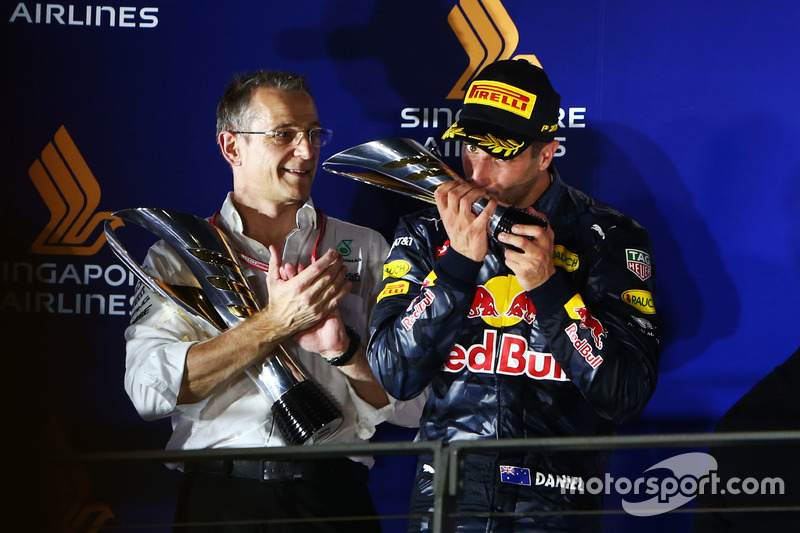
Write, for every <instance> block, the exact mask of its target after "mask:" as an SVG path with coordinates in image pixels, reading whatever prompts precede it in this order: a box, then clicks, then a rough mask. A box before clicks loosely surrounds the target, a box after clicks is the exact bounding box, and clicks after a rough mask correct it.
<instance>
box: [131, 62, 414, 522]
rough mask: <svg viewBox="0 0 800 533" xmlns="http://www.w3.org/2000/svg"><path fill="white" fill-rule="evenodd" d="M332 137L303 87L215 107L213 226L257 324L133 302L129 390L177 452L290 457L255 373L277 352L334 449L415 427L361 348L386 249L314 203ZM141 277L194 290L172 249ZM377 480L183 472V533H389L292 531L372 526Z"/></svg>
mask: <svg viewBox="0 0 800 533" xmlns="http://www.w3.org/2000/svg"><path fill="white" fill-rule="evenodd" d="M330 137H331V132H330V130H327V129H325V128H323V127H322V125H321V123H320V121H319V118H318V116H317V109H316V106H315V104H314V100H313V98H312V97H311V95H310V93H309V90H308V87H307V84H306V80H305V77H304V76H300V75H296V74H291V73H285V72H278V71H258V72H255V73H252V74H247V75H243V76H239V77H237V78H235V79H234V80H233V81H231V83H230V84H229V85H228V87H227V89H226V91H225V93H224V95H223V97H222V99H221V100H220V103H219V106H218V109H217V141H218V143H219V146H220V150H221V153H222V155H223V157H224V158H225V159H226V161H228V163H229V164H230V166H231V169H232V172H233V191H232V192H230V193H229V194H228V196H227V198H226V199H225V201H224V203H223V205H222V207H221V209H220V211H219V212H218V213H217V214H216V215H214V217H212V219H211V221H212V223H213V224H215V225H216V226H217V227H218V228H219V229H221V230H222V232H223V233H224V235H225V236H226V237H227V239H228V241H229V243H230V244H231V246H232V248H233V249H234V250H235V252H236V253H237V254H238V255H239V259H240V261H239V263H240V265H241V266H242V270H243V273H244V275H245V276H246V278H247V280H248V283H249V284H250V287H251V289H252V291H253V293H254V295H255V297H256V299H257V300H259V302H258V303H259V305H260V311H258V312H257V313H255V314H253V315H252V316H250V317H249V318H248V319H246V320H245V321H243V322H242V323H240V324H238V325H237V326H235V327H233V328H230V329H227V330H225V331H223V332H222V333H219V334H216V333H215V332H209V331H208V329H207V328H205V327H203V326H202V325H200V324H197V323H192V322H191V321H190V320H188V319H187V318H186V317H185V316H184V315H183V314H181V313H180V312H178V311H176V309H175V308H174V306H173V305H171V304H169V303H167V302H164V301H163V300H161V299H160V298H158V297H157V296H156V295H154V294H153V293H151V292H149V291H148V290H147V289H146V288H144V287H140V288H139V291H141V293H142V294H140V295H137V300H138V304H137V308H135V309H134V310H133V312H132V316H133V317H134V319H133V321H132V323H131V325H130V326H129V327H128V329H127V330H126V332H125V337H126V339H127V363H126V373H125V389H126V391H127V393H128V395H129V396H130V398H131V400H132V402H133V404H134V406H135V407H136V409H137V411H138V412H139V414H140V415H141V416H142V417H143V418H145V419H147V420H153V419H158V418H163V417H170V418H171V420H172V426H173V434H172V437H171V438H170V441H169V443H168V445H167V448H168V449H206V448H248V447H262V446H283V445H286V444H287V443H288V441H287V439H286V437H285V436H284V435H282V434H281V432H280V431H279V429H278V427H276V424H275V423H274V420H273V416H272V413H271V407H272V401H271V399H270V398H269V397H268V396H267V395H265V394H264V393H262V392H261V391H260V390H259V388H258V387H257V386H256V384H255V382H254V380H252V379H251V378H250V377H249V376H248V375H247V372H246V371H247V370H248V369H250V368H252V367H253V366H254V365H259V364H260V363H261V362H262V361H264V359H265V358H267V357H272V356H273V355H272V354H273V352H274V350H276V348H278V346H279V345H281V346H283V347H284V349H286V350H287V351H288V352H289V353H290V354H291V356H292V357H293V358H295V359H296V360H298V361H299V362H300V363H301V365H302V366H303V367H304V368H305V369H306V370H307V371H308V373H309V374H310V376H311V377H312V378H313V380H314V381H315V382H317V383H318V384H320V385H321V386H322V387H323V388H324V389H325V391H326V392H327V393H328V394H329V395H330V396H331V397H332V398H333V399H334V401H335V403H336V404H337V405H338V406H339V408H340V409H341V410H342V415H343V422H342V425H341V427H340V428H339V429H338V431H337V432H336V433H335V434H334V435H333V436H332V437H330V438H329V439H328V440H327V441H326V443H337V444H342V443H359V442H364V441H366V440H367V439H369V438H370V437H371V436H372V435H373V433H374V431H375V426H376V425H377V424H379V423H380V422H382V421H384V420H388V421H390V422H393V423H397V424H400V425H416V424H417V421H418V418H419V413H420V406H421V403H420V402H422V401H424V399H420V402H414V403H411V402H409V403H407V404H405V403H403V402H399V401H396V400H395V399H393V398H391V397H389V396H387V394H386V393H385V392H384V390H383V389H382V388H381V386H380V385H379V384H378V382H377V381H376V379H375V377H374V376H373V374H372V372H371V370H370V368H369V365H368V364H367V360H366V356H365V347H364V345H363V344H362V343H361V342H360V339H365V338H366V327H367V322H368V318H369V313H370V311H371V308H372V305H373V304H374V302H375V297H376V294H377V287H378V285H379V283H380V281H381V277H382V265H383V260H384V259H385V257H386V255H387V252H388V246H387V244H386V242H385V240H384V239H383V237H382V236H381V235H380V234H379V233H377V232H376V231H374V230H371V229H368V228H364V227H360V226H356V225H353V224H349V223H347V222H343V221H340V220H337V219H334V218H330V217H326V216H324V215H323V214H322V213H321V211H320V210H318V209H316V208H315V207H314V205H313V203H312V201H311V198H310V193H311V185H312V182H313V180H314V176H315V173H316V169H317V164H318V160H319V154H320V147H321V146H322V145H324V144H327V142H328V141H329V140H330ZM143 266H144V268H145V270H147V271H148V273H149V274H151V275H152V276H153V277H155V278H157V279H160V280H162V281H164V282H166V283H169V284H175V285H190V286H191V285H195V286H196V285H197V282H196V281H195V280H193V276H192V275H191V274H190V273H189V272H188V270H187V268H186V266H185V265H184V264H183V262H182V260H181V259H180V258H179V257H178V254H177V253H176V252H175V251H174V250H172V249H171V247H170V246H169V245H167V244H166V243H164V242H163V241H161V242H159V243H156V244H155V245H154V246H153V247H152V248H151V249H150V251H149V252H148V255H147V258H146V260H145V262H144V265H143ZM371 466H372V460H371V459H370V458H365V457H354V458H353V459H352V460H351V459H348V458H340V459H331V460H309V461H250V460H241V461H239V460H236V461H202V462H197V463H187V464H185V465H178V467H179V468H181V469H183V470H184V471H185V476H184V481H183V487H182V490H181V495H180V497H179V502H178V511H177V514H176V525H178V524H179V523H180V524H186V523H205V524H208V523H209V522H219V523H223V522H228V524H227V525H226V526H225V527H226V528H228V529H225V531H234V529H230V527H232V525H231V523H232V522H240V523H242V524H245V523H248V522H249V524H248V525H242V526H241V527H242V529H235V531H269V532H273V531H356V530H357V531H380V524H379V521H378V520H377V519H375V520H372V521H364V520H358V521H355V522H353V521H350V522H348V521H339V520H327V521H322V522H303V521H300V522H297V520H298V519H299V520H303V519H309V518H314V517H330V516H365V515H367V516H370V515H372V516H374V515H375V514H376V512H375V508H374V506H373V504H372V501H371V498H370V495H369V492H368V490H367V481H368V474H369V467H371ZM276 520H277V522H275V521H276ZM281 520H287V521H284V522H281ZM292 520H295V522H292ZM270 521H272V523H269V522H270ZM257 522H261V524H256V525H253V524H254V523H257ZM264 522H267V523H264ZM221 527H222V526H221ZM180 530H181V531H193V530H192V529H191V528H190V527H189V528H187V527H181V529H180ZM202 530H203V531H204V532H206V531H212V530H214V529H211V528H209V527H203V528H202Z"/></svg>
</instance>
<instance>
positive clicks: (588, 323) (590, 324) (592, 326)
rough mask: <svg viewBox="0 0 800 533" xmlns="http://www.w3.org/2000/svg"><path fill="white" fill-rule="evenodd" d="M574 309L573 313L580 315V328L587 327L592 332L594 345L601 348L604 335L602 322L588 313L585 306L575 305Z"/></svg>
mask: <svg viewBox="0 0 800 533" xmlns="http://www.w3.org/2000/svg"><path fill="white" fill-rule="evenodd" d="M574 311H575V314H577V315H578V316H579V317H581V323H580V328H581V329H588V330H589V332H590V333H591V334H592V338H593V339H594V344H595V346H597V347H598V348H600V349H602V348H603V337H605V336H606V330H605V329H603V324H601V323H600V321H599V320H597V319H596V318H595V317H593V316H592V313H590V312H589V310H588V309H586V308H585V307H576V308H575V309H574Z"/></svg>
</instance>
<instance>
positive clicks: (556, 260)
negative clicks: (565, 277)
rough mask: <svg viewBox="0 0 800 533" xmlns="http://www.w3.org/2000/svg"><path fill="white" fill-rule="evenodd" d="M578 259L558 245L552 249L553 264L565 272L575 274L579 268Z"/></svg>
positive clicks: (575, 255)
mask: <svg viewBox="0 0 800 533" xmlns="http://www.w3.org/2000/svg"><path fill="white" fill-rule="evenodd" d="M580 263H581V261H580V259H579V258H578V255H577V254H573V253H572V252H570V251H569V250H567V249H566V248H564V247H563V246H561V245H560V244H557V245H555V246H554V247H553V264H555V265H556V266H557V267H561V268H563V269H564V270H566V271H567V272H575V271H576V270H578V266H580Z"/></svg>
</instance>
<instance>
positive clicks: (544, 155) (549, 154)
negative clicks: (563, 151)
mask: <svg viewBox="0 0 800 533" xmlns="http://www.w3.org/2000/svg"><path fill="white" fill-rule="evenodd" d="M560 144H561V143H559V142H558V141H555V140H553V141H550V142H549V143H547V144H546V145H545V146H544V147H543V148H542V150H541V151H540V152H539V170H540V171H542V170H547V168H548V167H549V166H550V163H552V162H553V158H554V157H555V155H556V150H557V149H558V146H559V145H560Z"/></svg>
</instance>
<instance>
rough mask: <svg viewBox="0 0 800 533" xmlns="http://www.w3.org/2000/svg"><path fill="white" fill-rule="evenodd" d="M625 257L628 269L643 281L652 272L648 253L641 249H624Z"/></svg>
mask: <svg viewBox="0 0 800 533" xmlns="http://www.w3.org/2000/svg"><path fill="white" fill-rule="evenodd" d="M625 259H626V260H627V262H628V270H630V271H631V272H633V273H634V274H636V277H637V278H639V279H640V280H642V281H645V280H646V279H648V278H649V277H650V274H651V272H652V261H651V260H650V254H648V253H646V252H643V251H641V250H635V249H633V248H628V249H627V250H625Z"/></svg>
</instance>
